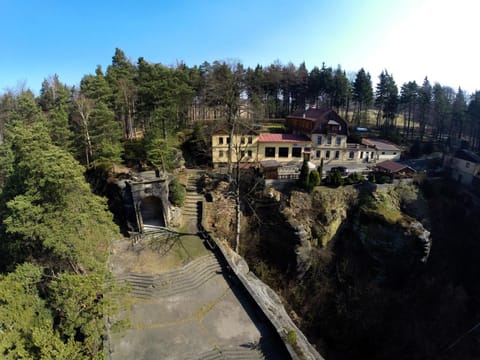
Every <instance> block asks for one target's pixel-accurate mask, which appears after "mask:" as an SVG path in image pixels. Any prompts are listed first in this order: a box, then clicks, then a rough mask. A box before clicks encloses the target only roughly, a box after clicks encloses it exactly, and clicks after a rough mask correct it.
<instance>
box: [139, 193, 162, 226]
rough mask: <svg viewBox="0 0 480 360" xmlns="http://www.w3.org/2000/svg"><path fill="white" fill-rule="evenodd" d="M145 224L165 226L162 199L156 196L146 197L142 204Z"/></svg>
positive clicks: (141, 208) (141, 210) (141, 209)
mask: <svg viewBox="0 0 480 360" xmlns="http://www.w3.org/2000/svg"><path fill="white" fill-rule="evenodd" d="M140 213H141V215H142V222H143V225H144V226H163V227H164V226H165V217H164V214H163V204H162V200H161V199H160V198H158V197H156V196H148V197H146V198H144V199H143V200H142V202H141V204H140Z"/></svg>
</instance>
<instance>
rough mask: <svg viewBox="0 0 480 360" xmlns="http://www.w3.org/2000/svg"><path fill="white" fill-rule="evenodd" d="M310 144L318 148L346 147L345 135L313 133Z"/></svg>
mask: <svg viewBox="0 0 480 360" xmlns="http://www.w3.org/2000/svg"><path fill="white" fill-rule="evenodd" d="M312 146H313V147H315V148H318V149H322V148H325V149H326V148H346V147H347V137H346V136H345V135H338V134H329V135H326V134H313V135H312Z"/></svg>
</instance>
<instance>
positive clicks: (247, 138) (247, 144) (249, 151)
mask: <svg viewBox="0 0 480 360" xmlns="http://www.w3.org/2000/svg"><path fill="white" fill-rule="evenodd" d="M229 141H230V137H229V136H228V135H227V134H215V135H213V136H212V162H213V164H214V165H216V164H222V163H227V162H228V143H229ZM257 150H258V135H234V136H233V141H232V162H236V161H237V159H238V158H239V157H240V158H241V161H242V162H256V161H257Z"/></svg>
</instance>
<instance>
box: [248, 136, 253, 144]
mask: <svg viewBox="0 0 480 360" xmlns="http://www.w3.org/2000/svg"><path fill="white" fill-rule="evenodd" d="M248 143H249V144H251V143H253V137H251V136H249V137H248Z"/></svg>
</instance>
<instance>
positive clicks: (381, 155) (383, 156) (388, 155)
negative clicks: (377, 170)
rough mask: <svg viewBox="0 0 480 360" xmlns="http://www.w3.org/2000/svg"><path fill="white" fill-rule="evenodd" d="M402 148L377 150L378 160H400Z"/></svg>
mask: <svg viewBox="0 0 480 360" xmlns="http://www.w3.org/2000/svg"><path fill="white" fill-rule="evenodd" d="M400 153H401V151H400V150H377V160H378V161H384V160H400Z"/></svg>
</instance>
